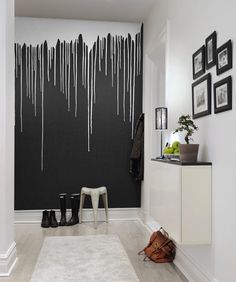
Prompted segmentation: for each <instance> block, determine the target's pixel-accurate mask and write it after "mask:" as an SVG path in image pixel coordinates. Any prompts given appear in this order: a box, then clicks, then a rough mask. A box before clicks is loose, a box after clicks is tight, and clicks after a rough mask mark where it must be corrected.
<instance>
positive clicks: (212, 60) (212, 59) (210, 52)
mask: <svg viewBox="0 0 236 282" xmlns="http://www.w3.org/2000/svg"><path fill="white" fill-rule="evenodd" d="M216 36H217V35H216V31H214V32H213V33H212V34H211V35H209V36H208V37H207V38H206V69H210V68H211V67H213V66H214V65H215V64H216Z"/></svg>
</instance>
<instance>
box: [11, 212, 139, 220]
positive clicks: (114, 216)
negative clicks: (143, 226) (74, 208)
mask: <svg viewBox="0 0 236 282" xmlns="http://www.w3.org/2000/svg"><path fill="white" fill-rule="evenodd" d="M42 211H43V210H16V211H15V223H40V222H41V219H42ZM55 211H56V216H57V219H58V220H59V219H60V211H59V210H55ZM139 212H140V208H111V209H109V211H108V216H109V220H137V219H139V217H140V215H139ZM70 216H71V211H70V210H67V218H68V219H69V218H70ZM82 221H83V222H89V221H93V210H92V209H83V219H82ZM98 221H105V210H104V209H98Z"/></svg>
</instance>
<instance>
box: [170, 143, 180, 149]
mask: <svg viewBox="0 0 236 282" xmlns="http://www.w3.org/2000/svg"><path fill="white" fill-rule="evenodd" d="M179 144H180V142H179V141H175V142H173V144H172V148H173V149H174V150H176V149H178V148H179Z"/></svg>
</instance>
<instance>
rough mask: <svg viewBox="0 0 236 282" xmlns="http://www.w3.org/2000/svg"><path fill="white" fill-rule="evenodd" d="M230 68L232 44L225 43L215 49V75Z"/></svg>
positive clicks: (229, 42)
mask: <svg viewBox="0 0 236 282" xmlns="http://www.w3.org/2000/svg"><path fill="white" fill-rule="evenodd" d="M231 68H232V42H231V40H229V41H227V42H226V43H225V44H224V45H222V46H221V47H220V48H218V49H217V63H216V73H217V75H219V74H221V73H223V72H225V71H227V70H229V69H231Z"/></svg>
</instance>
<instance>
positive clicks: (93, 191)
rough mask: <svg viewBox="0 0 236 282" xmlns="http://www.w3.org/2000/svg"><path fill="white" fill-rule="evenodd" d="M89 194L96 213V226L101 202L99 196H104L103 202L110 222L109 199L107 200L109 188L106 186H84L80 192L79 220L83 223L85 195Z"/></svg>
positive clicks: (94, 213)
mask: <svg viewBox="0 0 236 282" xmlns="http://www.w3.org/2000/svg"><path fill="white" fill-rule="evenodd" d="M86 195H89V196H90V197H91V201H92V206H93V215H94V226H95V228H97V210H98V203H99V196H100V195H101V196H102V199H103V204H104V207H105V211H106V222H108V200H107V188H106V187H105V186H102V187H98V188H89V187H82V188H81V193H80V217H79V221H80V223H82V211H83V206H84V200H85V196H86Z"/></svg>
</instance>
